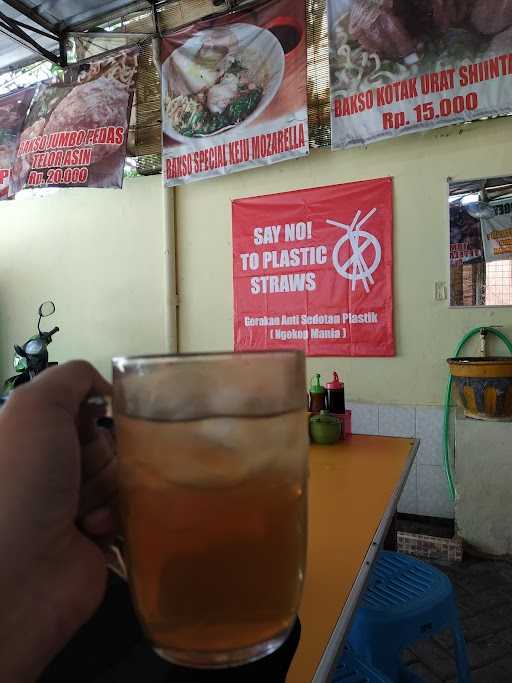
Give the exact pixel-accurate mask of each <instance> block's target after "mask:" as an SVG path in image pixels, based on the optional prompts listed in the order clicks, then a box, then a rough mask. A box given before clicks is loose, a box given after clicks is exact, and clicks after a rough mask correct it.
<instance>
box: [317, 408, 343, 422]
mask: <svg viewBox="0 0 512 683" xmlns="http://www.w3.org/2000/svg"><path fill="white" fill-rule="evenodd" d="M310 421H311V422H322V423H323V424H340V421H339V419H338V418H337V417H336V416H335V415H331V413H330V412H329V411H328V410H322V411H320V415H313V417H311V418H310Z"/></svg>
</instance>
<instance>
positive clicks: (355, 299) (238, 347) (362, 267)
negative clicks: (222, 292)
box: [233, 178, 395, 356]
mask: <svg viewBox="0 0 512 683" xmlns="http://www.w3.org/2000/svg"><path fill="white" fill-rule="evenodd" d="M392 187H393V186H392V180H391V178H383V179H380V180H370V181H365V182H357V183H350V184H347V185H331V186H329V187H320V188H316V189H310V190H299V191H296V192H287V193H284V194H275V195H269V196H266V197H256V198H252V199H239V200H236V201H234V202H233V279H234V338H235V339H234V346H235V351H257V350H275V349H287V348H289V349H303V350H304V351H305V352H306V353H307V354H308V355H309V356H393V355H395V342H394V335H393V252H392V249H393V202H392Z"/></svg>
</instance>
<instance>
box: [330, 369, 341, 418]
mask: <svg viewBox="0 0 512 683" xmlns="http://www.w3.org/2000/svg"><path fill="white" fill-rule="evenodd" d="M326 389H327V409H328V410H329V411H330V412H331V413H337V414H338V415H339V414H344V413H345V386H344V384H343V382H341V381H340V378H339V376H338V373H337V372H336V371H334V375H333V378H332V382H329V383H328V384H326Z"/></svg>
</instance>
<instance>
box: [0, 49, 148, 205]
mask: <svg viewBox="0 0 512 683" xmlns="http://www.w3.org/2000/svg"><path fill="white" fill-rule="evenodd" d="M138 55H139V49H138V48H130V49H127V50H122V51H119V52H116V53H115V54H112V55H111V56H108V57H104V58H103V59H97V60H93V61H91V62H88V63H82V64H80V65H77V66H73V67H70V68H69V69H68V70H67V72H66V77H65V79H64V81H63V82H58V83H48V82H47V83H42V84H41V85H40V86H39V89H38V91H37V94H36V95H35V97H34V100H33V102H32V106H31V108H30V112H29V114H28V117H27V119H26V121H25V125H24V127H23V130H22V132H21V137H20V142H19V145H18V150H17V154H16V162H15V165H14V168H13V172H12V177H11V186H10V191H9V192H10V194H11V195H13V194H15V193H16V192H19V191H20V190H22V189H23V188H35V187H107V188H108V187H110V188H112V187H122V184H123V172H124V165H125V159H126V145H127V137H128V125H129V121H130V112H131V105H132V99H133V91H134V86H135V75H136V72H137V62H138Z"/></svg>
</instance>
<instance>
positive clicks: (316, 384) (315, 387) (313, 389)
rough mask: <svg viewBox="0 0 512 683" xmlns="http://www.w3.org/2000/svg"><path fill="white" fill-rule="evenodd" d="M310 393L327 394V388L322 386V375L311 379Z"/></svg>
mask: <svg viewBox="0 0 512 683" xmlns="http://www.w3.org/2000/svg"><path fill="white" fill-rule="evenodd" d="M309 392H310V393H311V394H325V387H323V386H322V385H321V384H320V375H315V376H314V377H312V378H311V386H310V388H309Z"/></svg>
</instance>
